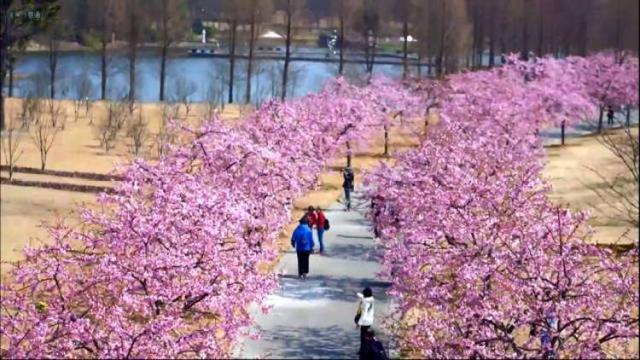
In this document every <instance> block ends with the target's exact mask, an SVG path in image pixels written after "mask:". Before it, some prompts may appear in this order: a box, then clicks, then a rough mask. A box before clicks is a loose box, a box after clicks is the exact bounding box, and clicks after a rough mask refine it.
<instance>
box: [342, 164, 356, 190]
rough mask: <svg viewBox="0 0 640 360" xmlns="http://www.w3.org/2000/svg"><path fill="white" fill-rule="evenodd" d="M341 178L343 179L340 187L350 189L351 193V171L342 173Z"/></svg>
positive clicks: (347, 170)
mask: <svg viewBox="0 0 640 360" xmlns="http://www.w3.org/2000/svg"><path fill="white" fill-rule="evenodd" d="M342 178H343V181H342V187H343V188H349V189H351V191H353V181H354V176H353V170H351V169H346V170H345V171H344V172H343V173H342Z"/></svg>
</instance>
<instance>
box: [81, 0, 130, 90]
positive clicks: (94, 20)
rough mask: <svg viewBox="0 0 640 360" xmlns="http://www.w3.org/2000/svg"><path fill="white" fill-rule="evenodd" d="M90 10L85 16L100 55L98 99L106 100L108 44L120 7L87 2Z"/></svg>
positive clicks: (110, 1) (111, 0)
mask: <svg viewBox="0 0 640 360" xmlns="http://www.w3.org/2000/svg"><path fill="white" fill-rule="evenodd" d="M87 1H88V5H87V7H88V8H90V9H92V11H89V12H88V14H87V16H88V18H89V23H90V28H91V30H92V31H93V32H94V33H96V35H97V39H98V42H99V48H98V49H97V50H98V51H99V53H100V99H101V100H105V99H106V98H107V80H108V77H109V76H108V75H109V63H110V56H109V43H110V42H111V41H112V40H113V38H112V36H113V35H115V31H116V28H117V24H116V19H117V17H118V16H119V15H117V14H118V11H121V8H122V7H118V6H115V0H87Z"/></svg>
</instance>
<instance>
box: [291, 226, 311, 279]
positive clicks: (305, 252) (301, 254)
mask: <svg viewBox="0 0 640 360" xmlns="http://www.w3.org/2000/svg"><path fill="white" fill-rule="evenodd" d="M291 246H292V247H294V248H295V249H296V253H297V255H298V277H299V278H301V279H306V278H307V274H308V273H309V255H311V251H312V250H313V247H314V246H315V244H314V242H313V233H312V232H311V228H310V227H309V219H307V217H306V216H303V217H302V219H300V223H299V224H298V227H296V229H295V230H294V231H293V235H291Z"/></svg>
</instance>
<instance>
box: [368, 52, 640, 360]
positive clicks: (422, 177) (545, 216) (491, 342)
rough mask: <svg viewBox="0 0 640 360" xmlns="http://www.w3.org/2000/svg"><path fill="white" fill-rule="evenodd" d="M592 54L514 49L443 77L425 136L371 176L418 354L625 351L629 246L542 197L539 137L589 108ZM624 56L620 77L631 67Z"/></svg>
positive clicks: (396, 288) (633, 302) (629, 328)
mask: <svg viewBox="0 0 640 360" xmlns="http://www.w3.org/2000/svg"><path fill="white" fill-rule="evenodd" d="M599 57H600V56H597V57H594V58H587V59H580V58H567V59H562V60H556V59H547V58H545V59H538V60H537V61H536V62H520V61H518V60H516V59H515V58H511V59H510V64H509V65H506V66H503V67H501V68H499V69H494V70H490V71H481V72H474V73H463V74H458V75H453V76H451V77H450V78H449V79H448V80H447V83H446V84H443V88H445V89H446V90H445V91H444V92H443V97H442V98H440V99H439V104H440V106H439V112H440V118H441V120H440V122H439V123H438V124H437V125H435V126H432V127H430V128H429V129H428V133H427V136H426V137H425V139H424V141H423V143H422V144H421V146H420V147H419V148H418V149H416V150H413V151H409V152H407V153H405V154H402V155H400V156H398V157H397V159H396V164H395V166H394V167H393V168H390V167H388V166H384V165H383V166H381V167H379V168H378V169H376V170H375V171H373V172H372V173H371V174H369V175H368V177H367V179H366V182H367V184H368V186H369V188H370V190H369V196H370V197H371V198H372V200H373V201H374V208H373V210H372V213H371V216H372V218H373V220H374V223H375V226H376V227H377V229H378V231H379V234H380V238H381V241H382V243H383V245H384V247H385V249H386V251H385V256H384V260H383V265H384V269H385V273H386V275H387V276H389V277H390V278H392V279H393V286H392V288H391V290H390V292H391V294H392V295H393V296H394V297H395V299H396V301H397V302H398V311H397V313H396V315H397V318H396V319H394V323H395V324H402V325H400V326H394V329H395V332H396V335H398V338H399V341H400V345H401V347H402V348H404V349H410V351H414V352H415V353H414V355H418V356H420V357H425V358H461V357H472V358H473V357H475V358H477V357H489V358H503V357H544V356H552V355H553V354H555V356H561V357H575V358H600V357H604V356H606V355H607V354H611V353H610V351H617V355H618V356H620V355H625V354H627V353H625V351H628V350H629V349H628V347H627V345H628V342H629V339H630V338H634V337H636V338H637V337H638V336H639V328H638V326H639V323H638V313H637V307H638V301H639V299H638V270H637V266H638V258H637V252H636V251H635V250H634V251H632V252H629V253H626V254H622V255H618V256H616V255H614V254H612V253H611V252H610V251H609V250H606V249H601V248H598V247H596V246H594V245H589V244H587V243H586V242H585V239H586V238H587V237H588V235H589V229H588V226H587V225H586V224H585V220H586V214H582V213H579V214H571V213H570V212H569V211H568V210H566V209H563V208H560V207H558V206H555V205H553V204H552V203H551V202H550V200H549V199H548V193H549V190H550V187H549V185H548V184H547V183H545V182H544V181H543V180H542V179H541V171H542V168H543V163H542V158H543V151H542V146H541V141H540V140H539V139H538V138H537V136H536V133H537V131H538V129H540V128H542V127H543V126H547V125H549V124H555V125H558V124H561V123H567V124H571V123H573V122H577V121H580V120H582V119H584V118H585V117H587V116H592V115H593V114H594V113H595V110H596V109H597V106H599V105H600V103H598V102H597V101H596V99H595V98H594V97H593V96H592V94H593V89H592V88H591V86H593V85H591V83H590V79H592V74H593V72H594V67H596V68H597V66H598V64H599V62H600V61H601V59H600V58H599ZM632 61H635V62H636V63H637V60H632ZM628 69H631V70H630V71H628V72H626V75H625V76H621V77H622V78H633V79H637V78H638V72H637V67H635V68H633V67H629V68H628ZM615 86H618V85H615ZM612 87H613V86H612ZM413 88H414V89H418V90H419V87H416V86H414V87H413ZM624 91H625V92H635V97H636V98H637V96H638V88H637V86H635V88H634V87H632V86H627V87H626V89H625V90H624ZM624 101H629V100H624ZM627 355H628V354H627Z"/></svg>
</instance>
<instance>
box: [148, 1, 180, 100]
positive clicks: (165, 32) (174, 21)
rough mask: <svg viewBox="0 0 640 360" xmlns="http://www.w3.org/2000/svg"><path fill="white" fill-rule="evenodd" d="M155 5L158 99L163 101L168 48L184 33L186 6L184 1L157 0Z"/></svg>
mask: <svg viewBox="0 0 640 360" xmlns="http://www.w3.org/2000/svg"><path fill="white" fill-rule="evenodd" d="M155 5H156V7H157V10H158V15H159V21H158V35H159V38H160V39H159V40H160V89H159V91H160V93H159V94H158V99H159V100H160V101H164V100H165V96H166V90H165V86H166V80H167V62H168V55H169V48H170V47H171V45H172V44H173V42H174V41H176V40H178V39H179V38H180V36H181V35H184V33H185V32H186V25H187V22H186V20H187V6H186V5H187V4H186V2H185V0H159V3H157V4H155Z"/></svg>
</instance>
